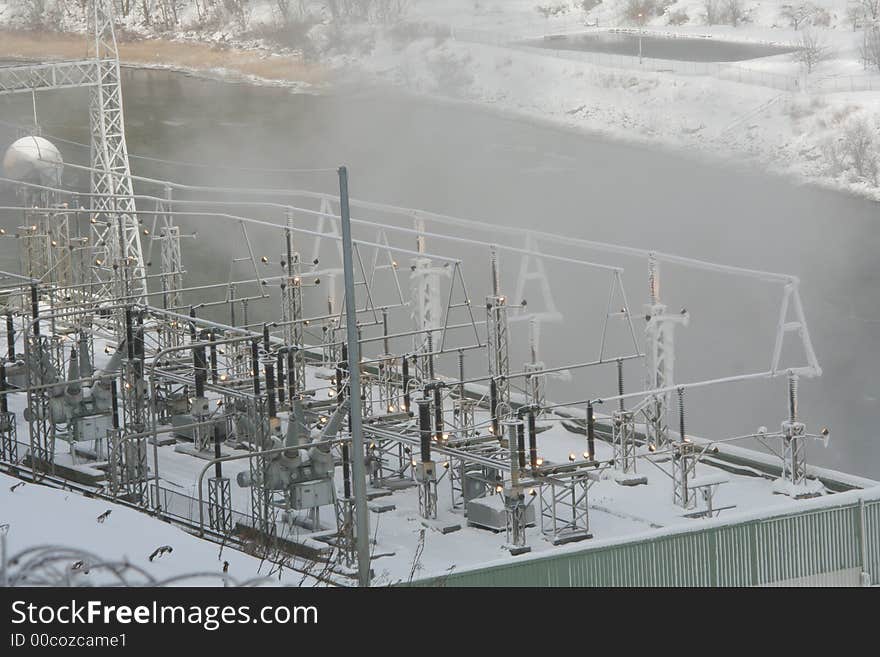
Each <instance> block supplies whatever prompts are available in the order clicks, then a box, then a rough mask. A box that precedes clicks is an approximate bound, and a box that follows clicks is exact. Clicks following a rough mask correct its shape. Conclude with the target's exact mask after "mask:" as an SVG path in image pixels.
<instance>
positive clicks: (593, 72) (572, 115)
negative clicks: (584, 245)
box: [0, 0, 880, 198]
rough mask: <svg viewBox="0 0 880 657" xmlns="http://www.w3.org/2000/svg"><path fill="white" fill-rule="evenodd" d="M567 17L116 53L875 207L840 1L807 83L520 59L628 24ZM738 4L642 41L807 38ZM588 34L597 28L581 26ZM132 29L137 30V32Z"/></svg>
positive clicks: (446, 11) (480, 15)
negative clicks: (721, 162)
mask: <svg viewBox="0 0 880 657" xmlns="http://www.w3.org/2000/svg"><path fill="white" fill-rule="evenodd" d="M264 4H265V3H261V2H254V3H253V4H252V5H251V6H252V8H253V14H252V16H251V22H250V25H251V27H252V26H253V25H254V23H255V21H257V20H258V17H260V16H263V18H264V19H265V20H268V21H271V20H272V13H271V11H270V10H269V9H268V8H267V7H265V6H264ZM306 4H307V5H310V6H318V9H320V5H321V3H317V5H316V3H306ZM564 4H566V3H560V6H561V5H564ZM568 4H569V5H571V7H570V8H569V10H568V11H566V12H562V13H560V14H559V15H557V16H556V17H552V18H550V19H546V20H544V19H541V18H540V15H539V12H538V11H537V8H538V6H537V5H535V4H534V2H532V1H529V0H512V1H508V2H503V3H502V2H492V1H488V2H487V1H483V2H474V1H473V0H445V1H444V2H427V1H424V0H412V2H411V3H410V4H409V5H408V8H407V14H406V21H405V22H397V23H394V24H391V25H380V24H376V23H375V22H373V23H371V22H363V23H348V24H347V25H346V26H345V28H344V30H342V32H339V31H334V30H335V28H331V27H330V26H329V21H330V19H329V17H328V16H327V14H326V11H318V12H317V13H315V14H310V16H312V19H313V21H314V24H313V25H311V27H310V28H309V29H308V30H307V31H306V32H304V37H303V38H304V39H307V40H308V44H309V47H308V48H307V50H309V54H308V56H306V54H305V53H304V51H303V50H296V49H291V48H280V47H277V46H272V45H271V44H269V43H267V42H266V41H265V40H260V39H256V40H255V39H251V38H248V36H249V35H252V34H253V33H254V30H253V29H251V30H250V31H243V30H242V29H237V28H236V27H235V25H234V24H232V23H230V24H228V25H226V26H225V27H224V29H220V30H213V31H203V32H198V31H193V30H192V29H181V30H178V31H177V32H171V33H169V35H168V36H169V38H167V39H152V38H151V39H142V40H134V41H132V40H126V41H124V42H123V43H122V45H121V54H122V57H123V59H124V61H126V62H127V63H130V64H133V65H144V66H153V67H156V66H158V67H168V68H174V69H178V70H183V71H186V72H190V73H198V74H202V75H208V76H211V77H224V78H232V79H237V80H247V81H250V82H254V83H261V84H276V85H277V84H281V85H292V86H296V87H297V88H301V89H304V88H306V87H307V86H311V87H315V86H320V85H322V84H324V83H326V82H327V80H329V79H330V78H331V77H333V78H334V79H350V78H357V79H361V80H362V79H363V78H367V79H369V80H372V81H374V82H376V83H378V84H391V85H394V86H397V87H400V88H403V89H406V90H408V91H411V92H414V93H418V94H426V95H432V96H439V97H445V98H451V99H455V100H459V101H464V102H473V103H477V104H480V105H484V106H491V107H493V108H495V109H497V110H500V111H502V112H505V113H511V114H514V115H519V116H528V117H530V118H539V119H541V120H545V121H550V122H553V123H555V124H559V125H563V126H566V127H569V128H573V129H577V130H584V131H589V132H593V133H599V134H602V135H606V136H608V137H611V138H614V139H624V140H627V141H635V142H640V143H645V144H651V145H661V146H664V147H667V148H672V149H675V150H684V151H691V152H696V153H700V154H702V155H707V156H711V157H721V158H727V157H733V158H736V159H739V160H746V161H749V162H753V163H755V164H756V165H757V166H761V167H763V168H765V169H767V170H768V171H772V172H775V173H780V174H784V175H788V176H793V177H795V178H797V179H799V180H805V181H810V182H812V183H815V184H820V185H823V186H828V187H832V188H837V189H842V190H846V191H850V192H854V193H858V194H861V195H865V196H868V197H872V198H880V187H878V182H880V181H878V169H880V165H878V162H880V160H878V155H877V153H878V152H880V146H878V145H880V129H878V126H880V73H878V72H871V71H867V70H865V67H864V65H863V63H862V62H860V61H859V56H858V52H857V51H858V48H857V47H856V46H857V44H856V41H857V36H858V33H857V32H856V31H854V30H853V28H852V24H851V23H850V22H848V20H849V19H848V18H847V12H846V4H844V3H842V2H840V3H836V4H835V5H834V6H832V7H831V9H829V10H828V12H829V16H828V19H827V21H825V19H824V18H822V19H821V20H822V24H820V25H819V26H811V29H814V30H816V31H818V33H820V36H821V38H822V40H823V43H825V44H827V48H828V57H827V58H826V59H825V60H824V61H822V62H820V63H818V64H817V65H816V67H815V69H814V70H813V71H812V72H811V73H810V74H809V75H804V74H803V71H802V67H801V64H800V63H799V62H797V61H795V58H794V57H792V55H790V54H785V55H777V56H774V57H764V58H761V59H755V60H749V61H747V62H740V63H737V64H735V65H732V66H729V67H726V66H722V65H718V67H717V68H718V70H717V71H716V72H712V73H708V74H700V75H694V74H688V73H687V72H682V70H684V68H686V67H682V66H672V65H669V66H664V65H663V63H662V62H659V63H658V62H657V61H656V60H654V61H647V60H646V61H645V62H643V63H639V61H638V59H637V58H635V57H629V58H627V57H618V58H616V60H614V61H610V62H608V61H603V62H602V63H601V64H599V63H596V58H595V57H590V56H589V54H583V53H574V52H571V51H552V50H547V51H542V50H537V49H528V48H523V47H520V46H518V45H516V46H512V45H511V42H515V41H517V40H518V39H520V38H523V37H526V36H533V37H534V36H541V35H542V34H553V33H559V32H572V31H577V30H591V29H592V30H595V29H604V28H605V26H607V25H610V24H614V25H623V26H627V25H628V22H627V20H626V18H625V16H623V15H622V14H620V12H621V11H623V8H625V6H624V0H618V1H617V2H611V1H609V2H606V3H604V4H599V5H597V6H596V7H595V8H594V9H593V10H591V11H590V12H587V13H584V12H583V11H582V10H580V9H578V10H575V8H574V5H573V4H572V3H568ZM745 4H746V7H747V9H748V10H749V11H748V17H749V19H748V20H749V21H750V22H746V23H742V24H740V26H738V27H736V28H733V27H731V26H729V25H726V26H724V25H707V24H705V23H704V22H701V19H700V17H699V10H700V7H701V6H702V5H701V4H700V3H693V2H690V3H688V2H684V1H682V2H677V3H672V4H670V5H668V6H667V7H666V9H665V10H664V13H662V14H659V15H652V16H651V17H650V18H649V19H647V20H646V21H645V23H646V24H645V25H643V26H639V27H638V29H641V30H645V31H646V33H647V32H648V31H650V33H652V34H666V35H683V36H702V37H710V38H713V39H724V40H736V41H746V42H761V43H776V44H792V43H796V42H797V40H798V39H799V38H800V35H801V34H803V25H801V26H800V27H801V29H800V30H798V31H796V30H794V29H792V27H791V25H790V24H788V23H786V21H785V20H784V19H783V18H782V16H783V13H784V11H783V6H784V5H783V3H781V2H762V3H745ZM837 4H840V6H839V7H838V6H837ZM17 6H18V5H17V0H11V1H9V2H7V4H5V5H4V4H2V3H0V21H4V20H5V21H6V22H7V23H8V22H12V23H14V22H15V20H14V18H15V16H17V15H18V14H16V13H15V11H14V8H15V7H17ZM615 7H616V9H615ZM615 11H616V12H617V13H616V14H615ZM817 11H818V10H817ZM674 12H684V14H683V15H682V14H679V15H678V18H677V19H676V21H678V20H684V18H683V17H682V16H685V17H686V18H687V20H686V21H684V23H683V24H680V25H678V24H676V25H673V24H671V22H672V19H671V16H672V14H673V13H674ZM816 15H817V16H818V14H816ZM823 16H824V15H823ZM815 20H817V19H814V22H815ZM591 21H593V22H598V24H599V26H600V27H599V28H595V27H590V28H587V27H584V24H585V23H590V22H591ZM73 22H74V23H75V21H73ZM825 22H827V25H825V24H824V23H825ZM125 27H126V29H128V30H134V31H135V32H137V31H138V30H137V27H138V25H137V24H136V22H134V21H132V20H129V21H127V22H125ZM141 27H142V26H141ZM630 27H632V26H631V25H630ZM143 31H144V30H143V29H142V30H141V32H143ZM2 36H3V38H2V39H0V56H19V57H38V56H40V55H55V56H70V51H71V50H72V49H74V46H73V45H72V44H73V42H74V41H76V39H75V38H71V37H69V36H60V35H50V36H47V37H44V38H42V39H40V38H38V37H35V36H34V35H33V34H14V35H10V34H8V33H6V34H3V35H2ZM648 54H650V53H648ZM312 62H317V63H312ZM667 69H674V70H667ZM874 89H877V91H875V90H874Z"/></svg>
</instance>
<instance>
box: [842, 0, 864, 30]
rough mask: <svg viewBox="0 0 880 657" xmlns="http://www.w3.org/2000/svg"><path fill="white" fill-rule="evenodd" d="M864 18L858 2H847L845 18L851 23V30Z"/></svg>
mask: <svg viewBox="0 0 880 657" xmlns="http://www.w3.org/2000/svg"><path fill="white" fill-rule="evenodd" d="M864 18H865V10H864V8H863V7H862V6H861V5H860V4H849V5H848V6H847V8H846V20H847V21H849V23H850V24H851V25H852V29H853V32H855V31H856V29H858V27H859V25H861V24H862V20H864Z"/></svg>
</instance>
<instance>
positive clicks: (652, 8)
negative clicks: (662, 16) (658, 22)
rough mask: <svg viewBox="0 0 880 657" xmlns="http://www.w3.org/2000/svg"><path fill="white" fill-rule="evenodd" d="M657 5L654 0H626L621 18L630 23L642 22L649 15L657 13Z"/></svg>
mask: <svg viewBox="0 0 880 657" xmlns="http://www.w3.org/2000/svg"><path fill="white" fill-rule="evenodd" d="M657 6H658V3H657V2H656V0H626V4H624V6H623V18H624V19H625V20H627V21H628V22H630V23H636V24H643V23H644V22H645V21H646V20H648V18H649V17H651V16H656V15H658V12H657ZM660 13H662V12H660Z"/></svg>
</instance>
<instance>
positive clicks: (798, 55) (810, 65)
mask: <svg viewBox="0 0 880 657" xmlns="http://www.w3.org/2000/svg"><path fill="white" fill-rule="evenodd" d="M792 45H793V47H794V48H796V50H795V52H794V55H793V57H794V60H795V61H796V62H800V63H801V64H802V65H803V66H804V68H806V70H807V73H812V71H813V69H814V68H816V66H817V65H818V64H819V63H820V62H823V61H825V60H827V59H830V58H831V57H832V56H833V52H832V51H831V48H829V47H828V45H827V44H826V43H825V41H824V40H823V39H822V38H821V37H820V36H818V35H817V34H816V33H815V32H813V31H812V30H803V31H802V32H801V38H800V40H799V41H797V42H795V43H794V44H792Z"/></svg>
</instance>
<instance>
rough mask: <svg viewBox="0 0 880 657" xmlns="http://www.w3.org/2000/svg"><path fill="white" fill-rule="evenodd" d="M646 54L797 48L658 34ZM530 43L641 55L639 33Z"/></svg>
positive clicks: (686, 56)
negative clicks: (671, 36)
mask: <svg viewBox="0 0 880 657" xmlns="http://www.w3.org/2000/svg"><path fill="white" fill-rule="evenodd" d="M641 42H642V56H644V57H651V58H655V59H674V60H677V61H684V62H739V61H744V60H747V59H757V58H759V57H770V56H772V55H782V54H785V53H787V52H793V51H794V48H788V47H783V46H770V45H765V44H760V43H736V42H733V41H723V40H722V41H719V40H716V39H697V38H674V39H667V38H664V37H655V36H648V35H643V36H642V37H641ZM527 43H528V45H530V46H536V47H538V48H549V49H552V50H581V51H586V52H601V53H609V54H614V55H630V56H634V57H635V56H638V54H639V35H638V34H615V33H611V32H601V33H598V34H572V35H559V36H548V37H544V38H543V39H535V40H533V41H528V42H527Z"/></svg>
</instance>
